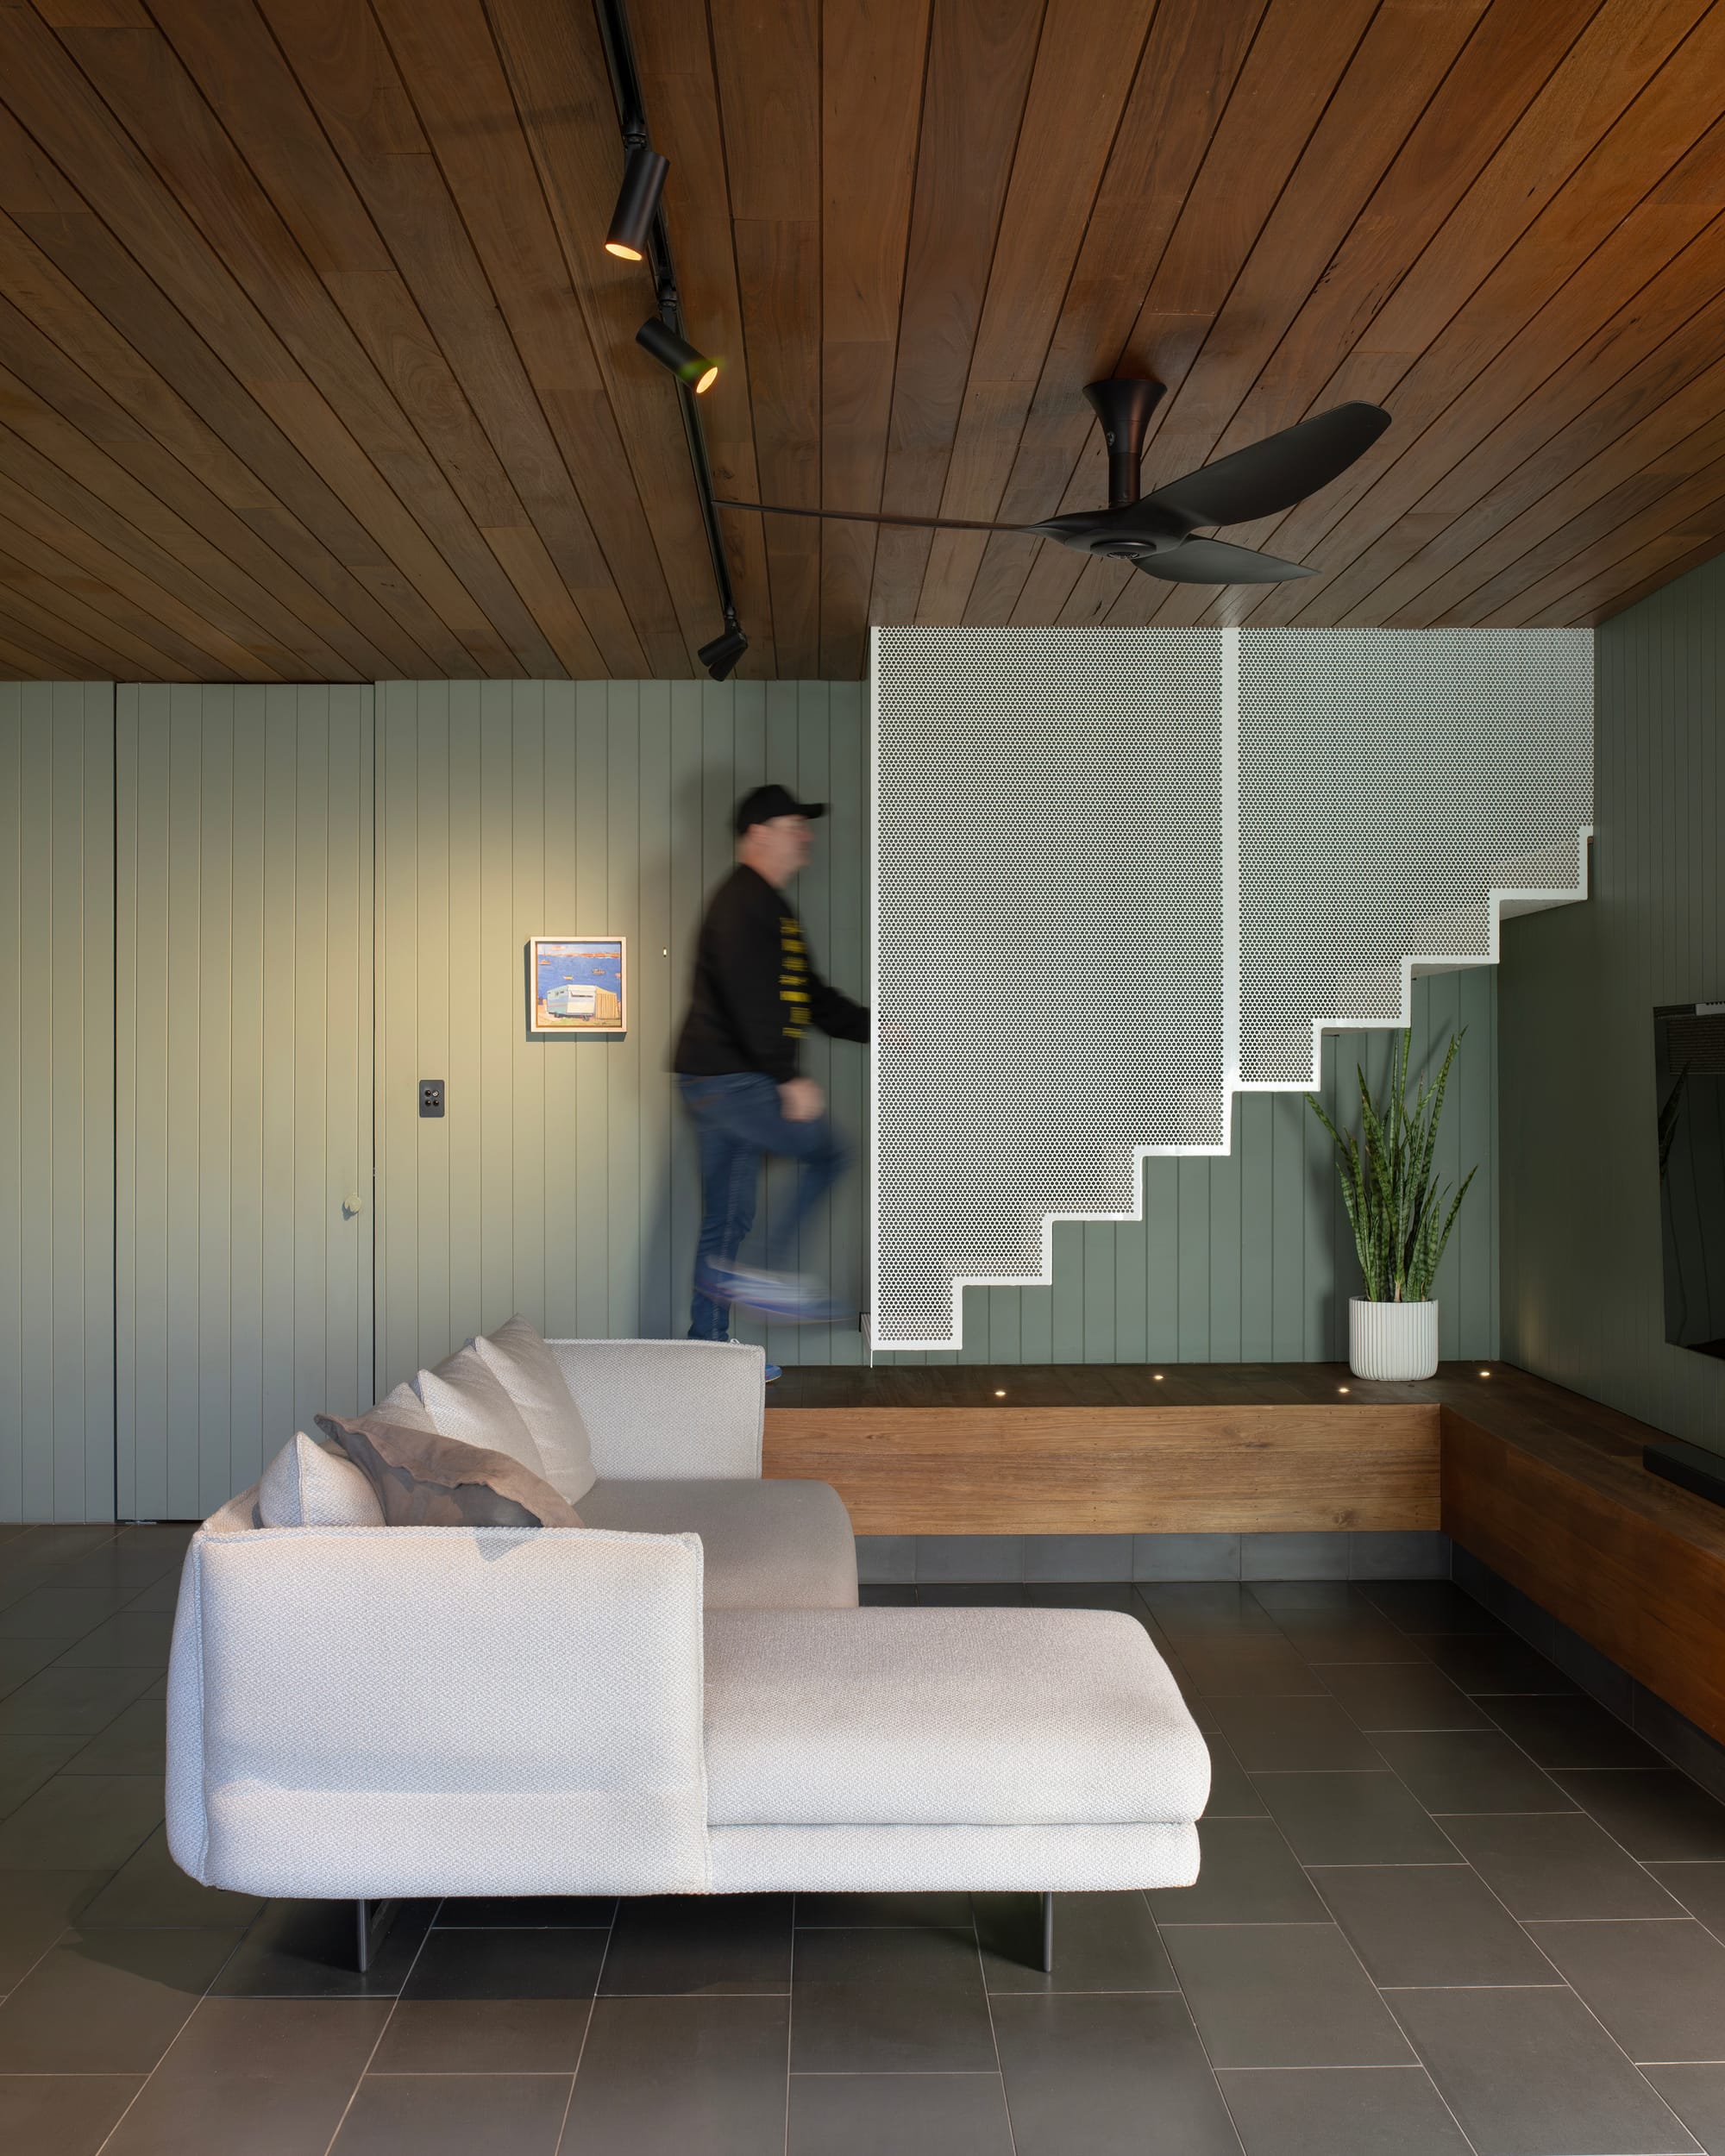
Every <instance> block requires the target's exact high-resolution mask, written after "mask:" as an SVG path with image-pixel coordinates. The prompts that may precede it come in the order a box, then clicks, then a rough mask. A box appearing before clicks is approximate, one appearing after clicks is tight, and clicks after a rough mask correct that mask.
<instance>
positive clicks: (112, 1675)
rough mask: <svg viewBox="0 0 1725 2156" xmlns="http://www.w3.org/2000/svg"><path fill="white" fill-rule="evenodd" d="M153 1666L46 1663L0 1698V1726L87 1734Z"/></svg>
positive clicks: (144, 1682) (144, 1685)
mask: <svg viewBox="0 0 1725 2156" xmlns="http://www.w3.org/2000/svg"><path fill="white" fill-rule="evenodd" d="M162 1681H163V1680H160V1679H159V1678H158V1677H157V1674H156V1672H155V1671H154V1670H66V1669H62V1668H60V1666H59V1664H50V1665H49V1666H48V1667H47V1669H46V1670H39V1671H38V1672H37V1674H36V1675H35V1676H34V1677H31V1678H30V1679H29V1680H28V1683H23V1684H21V1685H20V1686H19V1687H18V1689H17V1690H16V1691H15V1692H9V1693H8V1694H7V1695H6V1696H5V1698H4V1699H0V1732H3V1731H9V1730H16V1731H17V1732H19V1733H21V1734H23V1735H28V1736H48V1737H61V1736H64V1737H93V1736H95V1735H96V1734H97V1732H98V1731H100V1730H103V1729H105V1728H106V1727H108V1725H109V1723H110V1722H111V1721H112V1720H113V1719H114V1717H115V1716H116V1714H118V1713H119V1712H120V1710H121V1709H122V1708H125V1707H129V1706H130V1705H131V1704H132V1702H133V1701H134V1700H135V1699H141V1698H142V1697H143V1695H144V1694H145V1693H146V1692H147V1691H148V1690H149V1689H150V1688H151V1686H152V1685H154V1684H155V1683H158V1682H162Z"/></svg>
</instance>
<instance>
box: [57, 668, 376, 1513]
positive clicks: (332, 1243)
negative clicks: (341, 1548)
mask: <svg viewBox="0 0 1725 2156" xmlns="http://www.w3.org/2000/svg"><path fill="white" fill-rule="evenodd" d="M116 718H117V729H116V730H117V744H116V745H117V758H116V841H117V843H116V886H117V907H116V912H117V934H116V947H115V962H114V978H113V981H112V983H111V984H110V985H111V993H112V999H113V1009H114V1013H115V1022H116V1057H115V1065H116V1096H117V1109H118V1117H117V1123H118V1130H117V1146H116V1207H115V1217H116V1304H117V1318H116V1408H117V1413H116V1450H117V1461H116V1466H117V1474H116V1485H117V1497H118V1503H117V1509H118V1512H119V1514H120V1516H121V1517H122V1519H125V1518H137V1519H163V1520H184V1519H198V1518H201V1517H203V1516H204V1514H208V1513H209V1512H210V1511H211V1510H212V1509H213V1508H214V1507H216V1505H218V1504H220V1503H221V1502H222V1501H223V1499H225V1498H226V1497H228V1496H229V1495H232V1494H233V1493H234V1492H235V1490H239V1489H244V1488H245V1487H246V1486H247V1485H248V1483H250V1482H254V1481H255V1480H256V1478H257V1475H258V1471H259V1468H260V1463H262V1462H263V1461H265V1460H267V1458H268V1457H269V1456H270V1454H271V1453H272V1452H273V1451H275V1449H276V1448H277V1447H278V1446H279V1445H281V1444H282V1443H283V1442H284V1441H285V1439H286V1438H288V1437H290V1436H291V1435H292V1432H294V1431H295V1430H296V1429H310V1428H314V1427H315V1425H314V1424H313V1422H312V1417H313V1416H314V1415H315V1414H316V1413H317V1411H318V1409H319V1408H323V1407H329V1408H332V1409H334V1410H335V1411H336V1412H337V1413H346V1412H348V1410H349V1409H352V1408H354V1407H364V1406H365V1405H367V1403H368V1402H369V1401H370V1399H371V1396H372V1395H371V1364H372V1205H371V1196H372V1138H371V1130H372V1050H371V1039H372V1015H371V1014H372V691H371V689H370V688H369V687H368V686H336V687H328V688H326V687H321V686H320V687H299V686H285V687H280V688H251V687H237V688H214V687H155V686H122V687H121V688H120V690H119V692H118V708H117V715H116ZM96 993H97V990H96V987H95V984H93V983H92V984H91V995H92V996H94V995H95V994H96Z"/></svg>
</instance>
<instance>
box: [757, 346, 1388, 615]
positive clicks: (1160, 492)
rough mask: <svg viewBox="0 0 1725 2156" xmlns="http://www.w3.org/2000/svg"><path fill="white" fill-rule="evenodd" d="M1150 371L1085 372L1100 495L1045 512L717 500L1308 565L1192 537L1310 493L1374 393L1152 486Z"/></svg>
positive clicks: (1220, 566) (1343, 465) (1357, 452)
mask: <svg viewBox="0 0 1725 2156" xmlns="http://www.w3.org/2000/svg"><path fill="white" fill-rule="evenodd" d="M1163 388H1164V385H1163V384H1162V383H1160V382H1152V381H1143V380H1137V379H1131V378H1128V377H1125V376H1116V377H1115V378H1113V379H1111V380H1109V381H1106V382H1091V383H1090V384H1089V385H1088V386H1087V387H1086V389H1085V392H1084V394H1085V396H1086V397H1087V398H1089V400H1090V403H1091V405H1092V406H1093V408H1094V409H1095V414H1096V417H1097V418H1098V419H1100V420H1101V423H1102V434H1103V437H1104V439H1105V440H1106V441H1107V445H1108V506H1107V508H1106V509H1085V510H1076V511H1073V512H1072V514H1071V515H1069V516H1065V517H1044V518H1043V520H1042V521H1041V522H1040V523H1034V524H991V523H973V522H971V521H969V519H967V518H964V517H893V516H887V515H881V514H877V513H876V512H875V511H872V510H861V509H859V510H846V509H789V508H783V507H778V506H775V505H774V504H772V503H770V502H737V501H726V500H724V499H723V498H720V499H719V500H718V506H719V508H721V509H752V510H757V511H761V512H762V514H763V515H766V516H773V517H831V518H834V519H836V520H837V521H838V522H840V523H867V524H917V525H921V526H922V527H924V528H925V530H935V531H1015V532H1022V533H1025V534H1027V535H1028V536H1031V537H1032V538H1040V539H1057V540H1058V541H1059V542H1060V543H1061V545H1062V546H1063V547H1076V548H1077V549H1078V551H1079V552H1080V553H1081V554H1096V555H1113V556H1115V557H1117V558H1119V559H1120V560H1123V561H1130V562H1131V564H1132V567H1133V568H1135V569H1142V570H1143V571H1144V572H1145V575H1147V576H1156V577H1161V578H1163V579H1164V580H1166V581H1167V582H1168V583H1170V584H1285V583H1287V582H1288V581H1289V580H1290V579H1292V578H1294V577H1299V576H1314V575H1315V574H1316V573H1317V572H1316V571H1315V570H1314V569H1306V568H1302V567H1300V565H1299V564H1298V563H1297V562H1295V561H1277V558H1276V556H1275V555H1270V554H1259V553H1258V551H1257V550H1256V549H1255V548H1251V547H1231V546H1228V545H1226V543H1225V542H1223V541H1221V540H1220V539H1195V538H1194V537H1193V536H1192V535H1193V533H1194V532H1195V531H1196V530H1199V528H1200V527H1201V526H1210V525H1216V524H1242V523H1252V522H1254V521H1255V520H1256V519H1257V518H1258V517H1275V516H1279V515H1280V514H1281V512H1282V511H1283V510H1285V509H1292V508H1293V507H1294V505H1295V503H1296V502H1303V501H1304V500H1305V499H1306V498H1307V497H1308V495H1310V494H1315V493H1316V492H1317V491H1318V489H1319V488H1320V486H1328V485H1329V483H1330V481H1331V480H1332V479H1337V478H1339V476H1340V475H1341V473H1344V472H1346V469H1347V467H1349V465H1351V464H1352V462H1353V461H1354V460H1355V458H1356V457H1359V456H1363V455H1364V453H1365V452H1366V450H1368V449H1369V448H1371V445H1372V443H1373V442H1376V441H1377V437H1378V436H1379V435H1381V434H1382V433H1383V429H1385V428H1386V427H1387V426H1388V425H1389V413H1388V412H1387V411H1383V410H1381V409H1380V408H1379V407H1378V406H1377V405H1376V404H1337V405H1335V406H1334V407H1333V409H1332V410H1331V411H1322V412H1320V413H1319V414H1318V415H1317V417H1315V418H1313V419H1302V421H1301V422H1300V423H1299V424H1298V425H1297V426H1294V427H1284V428H1283V429H1282V431H1281V432H1280V433H1279V434H1273V435H1269V436H1266V437H1265V438H1264V441H1262V442H1252V443H1251V445H1250V447H1248V448H1244V449H1236V450H1235V451H1234V453H1233V455H1232V456H1225V457H1219V458H1218V459H1217V460H1216V461H1215V462H1214V464H1207V465H1205V466H1203V467H1202V468H1201V470H1199V471H1196V472H1189V473H1187V474H1186V476H1185V478H1184V479H1172V480H1170V482H1169V484H1168V485H1167V486H1158V487H1157V489H1156V490H1155V492H1153V493H1150V494H1145V495H1142V496H1140V494H1139V492H1138V462H1139V460H1140V459H1141V457H1142V456H1143V454H1144V437H1145V428H1146V427H1147V426H1148V424H1149V421H1150V415H1151V412H1152V411H1155V409H1156V406H1157V401H1158V400H1159V398H1161V396H1162V394H1163Z"/></svg>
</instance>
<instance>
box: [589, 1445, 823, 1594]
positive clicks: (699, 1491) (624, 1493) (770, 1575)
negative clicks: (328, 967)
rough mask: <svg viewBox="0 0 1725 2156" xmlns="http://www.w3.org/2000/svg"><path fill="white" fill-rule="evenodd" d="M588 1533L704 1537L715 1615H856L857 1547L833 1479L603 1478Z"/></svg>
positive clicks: (592, 1501)
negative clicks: (786, 1612) (782, 1611)
mask: <svg viewBox="0 0 1725 2156" xmlns="http://www.w3.org/2000/svg"><path fill="white" fill-rule="evenodd" d="M581 1517H582V1519H583V1520H586V1524H587V1525H588V1526H590V1527H613V1528H620V1529H622V1530H624V1531H625V1532H631V1533H636V1534H698V1535H699V1537H700V1539H701V1545H702V1547H703V1550H704V1551H705V1553H706V1560H705V1561H706V1606H707V1608H709V1609H852V1608H855V1607H856V1538H855V1536H854V1535H853V1534H852V1533H851V1532H850V1514H849V1513H847V1512H846V1511H845V1509H844V1502H843V1501H842V1500H841V1499H840V1497H839V1495H838V1492H837V1490H836V1489H833V1488H832V1487H831V1484H830V1483H826V1482H756V1480H754V1479H753V1478H752V1477H748V1478H744V1477H741V1476H739V1477H737V1479H735V1480H732V1481H727V1482H699V1481H693V1480H680V1481H674V1482H611V1481H608V1480H604V1479H601V1480H600V1481H599V1482H595V1483H594V1484H593V1488H592V1489H590V1490H588V1492H587V1494H586V1496H585V1497H584V1498H582V1500H581Z"/></svg>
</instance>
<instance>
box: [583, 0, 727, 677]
mask: <svg viewBox="0 0 1725 2156" xmlns="http://www.w3.org/2000/svg"><path fill="white" fill-rule="evenodd" d="M594 6H595V9H596V11H597V13H598V16H599V34H600V38H601V40H602V41H603V43H604V46H605V64H606V66H608V67H609V69H610V71H611V87H612V95H613V96H614V97H615V98H616V100H617V113H618V122H619V123H620V125H621V127H622V130H623V146H624V167H623V185H622V186H621V188H620V189H619V190H618V197H617V208H616V210H615V211H614V212H613V214H612V220H611V230H610V232H609V234H608V235H607V236H606V239H605V250H606V252H607V253H608V254H612V255H615V256H616V257H617V258H618V260H623V261H644V262H645V263H646V265H647V266H648V269H649V272H650V273H651V275H652V279H653V296H654V299H655V302H656V304H657V308H658V311H657V313H656V314H655V315H649V317H648V318H647V320H646V321H645V322H643V323H642V325H641V327H640V329H637V331H636V333H635V341H636V342H637V344H638V345H640V346H641V347H642V348H643V350H644V351H647V352H649V353H651V354H652V355H653V357H654V358H655V360H658V361H659V363H660V365H661V366H662V367H668V369H669V370H670V372H671V373H672V374H673V375H674V377H675V378H676V383H677V404H678V407H679V409H680V410H681V413H682V418H683V436H684V439H685V440H686V441H687V443H688V450H689V464H690V467H691V468H692V469H693V473H694V481H695V492H696V495H697V496H698V497H699V501H700V511H701V523H702V524H703V525H704V526H705V527H706V545H707V553H708V555H710V556H711V557H712V580H713V583H714V586H716V587H717V590H718V606H719V612H720V614H721V616H722V617H723V618H724V628H723V630H721V631H720V632H719V634H718V636H715V637H714V638H713V639H712V642H710V643H706V644H703V645H702V646H701V648H700V650H699V653H698V654H697V656H698V657H699V660H700V662H701V664H702V665H703V666H704V667H706V670H707V672H708V673H709V674H711V675H712V678H713V680H715V681H724V680H728V679H729V677H730V675H731V672H732V671H733V669H734V668H735V667H736V665H737V661H738V660H740V659H741V658H742V656H743V653H744V652H745V651H747V650H748V649H749V639H748V637H747V636H745V635H744V634H743V630H742V629H741V627H740V626H739V625H738V622H737V593H736V592H735V590H734V589H733V588H732V586H731V565H730V563H729V562H728V561H726V559H725V554H724V534H723V533H722V532H721V531H720V530H719V526H718V507H717V505H716V503H715V501H714V498H713V484H712V460H711V458H710V457H709V456H708V454H707V447H706V429H704V428H703V427H702V425H701V417H700V409H699V405H698V404H696V402H695V399H696V398H698V397H701V396H704V395H705V394H706V392H707V391H708V390H710V389H711V388H712V385H713V384H714V382H715V381H717V380H718V361H717V360H712V359H710V358H709V357H708V356H707V355H706V354H705V353H704V352H702V351H700V350H699V348H697V347H696V346H695V345H693V344H692V343H691V342H689V338H688V334H687V324H686V323H685V322H684V320H683V309H682V302H681V299H680V298H679V297H678V293H677V274H676V270H675V268H674V266H673V264H672V260H671V241H670V237H669V235H668V232H667V230H666V229H665V210H664V204H663V200H662V196H663V193H664V186H665V175H666V173H667V172H668V171H669V169H670V167H669V166H668V163H667V161H666V160H665V159H664V158H662V157H661V156H660V154H658V152H657V151H656V150H655V149H654V147H652V142H651V139H650V137H649V133H648V128H647V110H646V104H645V101H644V100H643V97H642V94H641V76H640V72H639V70H638V69H637V66H636V64H635V41H634V40H633V39H632V38H631V37H630V32H629V14H628V9H627V8H626V7H625V5H624V0H594Z"/></svg>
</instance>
